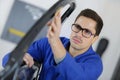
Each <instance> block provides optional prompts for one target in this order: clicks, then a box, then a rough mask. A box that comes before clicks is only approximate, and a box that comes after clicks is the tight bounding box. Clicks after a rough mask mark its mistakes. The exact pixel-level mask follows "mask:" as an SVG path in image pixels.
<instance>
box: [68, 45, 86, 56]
mask: <svg viewBox="0 0 120 80" xmlns="http://www.w3.org/2000/svg"><path fill="white" fill-rule="evenodd" d="M87 50H88V48H85V49H76V48H73V47H72V46H70V48H69V53H70V54H71V55H72V56H73V57H76V56H78V55H81V54H83V53H84V52H86V51H87Z"/></svg>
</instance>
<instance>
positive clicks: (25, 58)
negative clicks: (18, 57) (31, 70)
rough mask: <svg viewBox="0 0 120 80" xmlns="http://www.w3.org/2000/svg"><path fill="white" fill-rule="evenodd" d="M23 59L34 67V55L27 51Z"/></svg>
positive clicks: (29, 65)
mask: <svg viewBox="0 0 120 80" xmlns="http://www.w3.org/2000/svg"><path fill="white" fill-rule="evenodd" d="M23 61H25V63H26V64H27V65H28V67H32V66H33V64H34V60H33V58H32V56H31V55H30V54H28V53H26V54H25V55H24V57H23Z"/></svg>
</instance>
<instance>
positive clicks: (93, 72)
mask: <svg viewBox="0 0 120 80" xmlns="http://www.w3.org/2000/svg"><path fill="white" fill-rule="evenodd" d="M56 68H57V72H58V73H60V74H62V75H63V76H64V77H65V80H97V79H98V77H99V76H100V74H101V72H102V63H101V61H100V60H99V59H98V58H97V57H91V58H88V59H86V60H85V61H84V62H82V63H79V62H76V61H75V59H74V58H73V57H72V56H71V55H70V54H69V53H67V54H66V57H65V58H64V60H62V61H61V62H60V64H58V65H57V67H56Z"/></svg>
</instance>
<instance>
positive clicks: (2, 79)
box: [0, 0, 76, 80]
mask: <svg viewBox="0 0 120 80" xmlns="http://www.w3.org/2000/svg"><path fill="white" fill-rule="evenodd" d="M67 4H69V5H70V7H69V8H68V9H67V10H66V12H65V13H64V14H63V15H62V17H61V19H62V22H63V21H64V20H65V19H66V18H67V17H69V15H70V14H71V13H72V12H73V11H74V9H75V7H76V6H75V0H59V1H58V2H56V3H55V4H54V5H53V6H52V7H51V8H50V9H49V10H48V11H47V12H46V13H45V14H43V16H42V17H41V18H40V19H39V20H38V21H37V22H36V23H35V24H34V25H33V26H32V28H31V29H30V30H29V31H28V32H27V34H26V35H25V36H24V37H23V39H22V40H21V41H20V42H19V43H18V45H17V47H16V48H15V49H14V50H13V51H12V52H11V54H10V57H9V60H8V63H7V64H6V66H5V69H4V70H2V71H1V72H0V80H8V79H11V78H13V79H12V80H16V77H15V76H16V72H17V70H18V69H19V68H20V65H21V64H22V59H23V56H24V54H25V52H26V51H27V49H28V47H29V46H30V44H31V42H32V41H33V40H34V38H35V37H36V36H37V34H38V33H39V32H40V31H41V29H42V28H43V27H44V26H45V25H46V23H47V22H48V21H49V20H50V19H51V18H52V17H53V16H54V14H55V12H56V11H57V10H58V9H59V8H61V7H65V6H66V5H67Z"/></svg>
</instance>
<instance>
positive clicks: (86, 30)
mask: <svg viewBox="0 0 120 80" xmlns="http://www.w3.org/2000/svg"><path fill="white" fill-rule="evenodd" d="M83 32H84V34H86V35H92V33H91V31H90V30H88V29H84V30H83Z"/></svg>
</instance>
